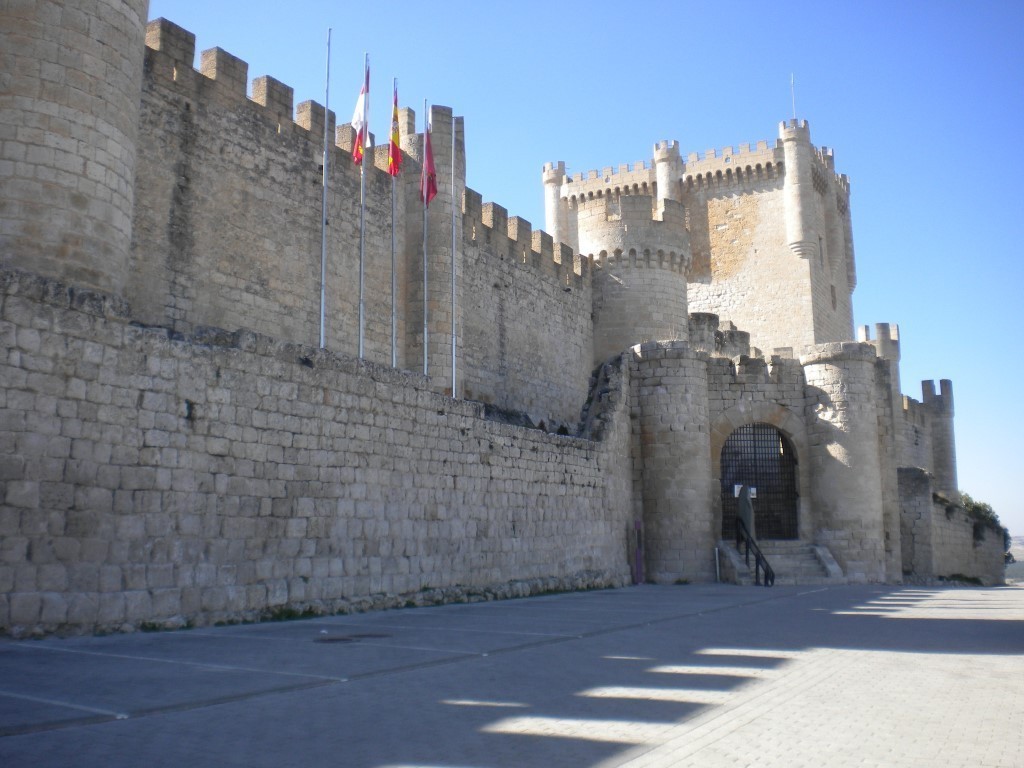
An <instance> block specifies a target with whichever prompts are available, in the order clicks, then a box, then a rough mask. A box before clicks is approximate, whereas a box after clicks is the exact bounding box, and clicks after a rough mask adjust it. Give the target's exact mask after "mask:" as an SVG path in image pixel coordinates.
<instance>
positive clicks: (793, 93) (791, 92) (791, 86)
mask: <svg viewBox="0 0 1024 768" xmlns="http://www.w3.org/2000/svg"><path fill="white" fill-rule="evenodd" d="M789 97H790V98H791V99H792V100H793V119H794V120H796V78H795V77H794V75H793V73H792V72H790V73H789Z"/></svg>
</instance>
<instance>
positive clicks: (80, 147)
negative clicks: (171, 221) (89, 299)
mask: <svg viewBox="0 0 1024 768" xmlns="http://www.w3.org/2000/svg"><path fill="white" fill-rule="evenodd" d="M148 8H149V3H148V0H80V2H77V3H74V4H73V5H72V4H67V3H61V2H54V1H53V0H36V1H35V2H30V3H4V4H3V5H2V6H0V51H2V58H3V68H2V73H0V138H2V139H3V141H2V142H0V164H5V165H8V166H9V167H10V168H11V169H12V171H11V172H10V173H5V180H4V192H3V194H4V203H5V204H4V205H3V206H0V252H2V253H3V258H4V260H5V261H6V263H7V265H8V266H14V267H18V268H24V269H30V270H32V271H34V272H38V273H41V274H44V275H46V276H49V277H54V278H58V279H60V280H64V281H68V282H71V283H74V284H76V285H79V286H83V287H87V288H93V289H98V290H102V291H107V292H111V293H115V294H120V293H122V292H123V288H124V280H125V274H126V271H127V270H126V267H127V264H128V254H129V248H130V245H131V219H132V205H133V197H134V195H133V184H134V175H135V153H136V133H137V128H138V119H139V99H140V92H141V83H142V63H143V54H144V51H145V46H144V40H145V32H144V27H145V21H146V14H147V12H148Z"/></svg>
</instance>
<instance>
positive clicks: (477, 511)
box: [0, 272, 631, 631]
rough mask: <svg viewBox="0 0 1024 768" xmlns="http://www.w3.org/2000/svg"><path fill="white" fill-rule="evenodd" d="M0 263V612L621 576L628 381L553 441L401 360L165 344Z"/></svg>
mask: <svg viewBox="0 0 1024 768" xmlns="http://www.w3.org/2000/svg"><path fill="white" fill-rule="evenodd" d="M2 277H3V279H2V281H0V285H2V287H3V293H2V294H0V295H2V304H0V316H2V320H3V322H2V325H0V329H2V334H3V340H4V345H5V347H6V348H7V349H8V350H9V354H8V355H7V356H6V357H5V359H4V360H3V362H2V363H0V378H2V380H3V381H4V382H5V387H4V389H3V390H2V392H0V426H2V432H0V438H2V440H0V500H2V504H0V534H2V537H0V626H2V627H3V628H6V629H8V630H10V629H11V628H14V627H21V628H29V629H31V628H37V629H43V630H53V629H56V628H60V627H65V628H70V629H72V630H76V631H91V630H94V629H98V628H107V629H110V628H117V627H121V626H124V625H134V626H138V625H139V624H140V623H142V622H155V623H171V624H174V623H178V624H180V623H183V622H186V621H188V622H193V623H208V622H212V621H219V620H238V619H252V618H256V617H258V616H260V615H261V614H264V615H265V614H266V613H267V612H271V611H273V610H275V609H282V608H285V607H288V608H292V609H303V608H306V607H312V608H314V609H316V610H323V611H334V610H339V609H345V608H346V606H349V605H351V603H353V602H358V601H359V600H362V599H366V598H370V597H372V596H374V595H377V594H378V593H386V594H389V595H399V594H405V593H414V592H416V591H417V590H421V589H426V588H447V587H455V586H456V585H461V586H462V587H464V588H466V589H484V588H488V587H491V586H494V585H500V584H502V583H507V582H509V581H513V580H533V581H534V582H536V583H537V584H547V586H548V587H549V588H550V587H554V586H561V587H566V586H582V585H593V584H613V583H621V582H622V581H623V580H624V579H625V578H627V576H628V572H629V571H628V564H627V561H626V544H625V536H626V527H627V521H629V520H631V514H630V507H631V504H630V499H631V481H630V474H629V473H630V467H629V465H628V463H627V462H624V461H622V457H623V456H626V455H628V452H629V441H630V432H629V429H630V427H629V420H628V418H626V416H625V412H624V409H625V407H626V404H627V398H626V396H625V394H624V392H625V391H626V389H625V388H626V387H628V380H627V379H623V378H622V377H620V378H619V380H618V383H617V384H616V388H615V389H613V390H612V391H611V392H610V393H608V395H606V397H605V398H604V402H605V404H606V410H607V413H606V414H605V415H604V416H603V417H601V418H602V419H603V423H604V424H605V427H604V437H603V439H602V440H601V441H600V442H593V441H590V440H586V439H580V438H571V437H560V436H554V435H548V434H546V433H544V432H542V431H538V430H528V429H523V428H519V427H513V426H509V425H503V424H498V423H495V422H491V421H487V420H485V419H483V418H482V406H480V405H479V404H474V403H469V402H465V401H453V400H451V399H450V398H447V397H444V396H442V395H439V394H436V393H433V392H431V391H430V390H429V388H428V387H427V381H426V380H425V379H424V378H423V377H421V376H418V375H416V374H410V373H404V372H401V371H396V370H394V369H390V368H385V367H383V366H378V365H375V364H372V363H364V362H359V361H356V360H353V359H351V358H347V357H343V356H338V355H334V354H331V353H326V352H320V351H318V350H316V349H314V348H311V347H309V346H301V345H296V344H289V343H284V342H278V341H275V340H273V339H270V338H267V337H264V336H260V335H256V334H252V333H248V332H242V333H235V334H229V333H225V332H219V333H218V332H212V331H208V332H205V333H204V334H202V335H200V336H199V337H193V338H190V339H183V338H180V337H177V336H174V335H173V334H169V333H168V332H166V331H165V330H163V329H146V328H142V327H139V326H137V325H134V324H131V323H130V322H129V317H130V314H129V312H128V309H127V307H126V306H125V305H123V304H118V303H116V302H111V301H110V300H109V299H104V298H103V297H102V296H100V295H95V294H89V293H87V292H82V291H72V290H70V289H69V288H68V287H67V286H65V285H61V284H58V283H55V282H53V281H47V280H43V279H40V278H36V277H34V276H30V275H27V274H25V273H11V272H4V273H2ZM545 580H547V581H545Z"/></svg>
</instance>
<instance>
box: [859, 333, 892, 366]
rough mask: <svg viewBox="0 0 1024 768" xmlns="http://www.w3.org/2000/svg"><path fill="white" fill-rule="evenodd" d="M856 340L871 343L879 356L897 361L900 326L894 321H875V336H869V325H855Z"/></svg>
mask: <svg viewBox="0 0 1024 768" xmlns="http://www.w3.org/2000/svg"><path fill="white" fill-rule="evenodd" d="M857 341H859V342H864V343H867V344H871V345H872V346H873V347H874V348H875V350H876V352H877V353H878V356H879V357H882V358H885V359H886V360H893V361H895V362H899V360H900V327H899V326H898V325H897V324H896V323H875V338H874V339H872V338H871V326H869V325H860V326H858V327H857Z"/></svg>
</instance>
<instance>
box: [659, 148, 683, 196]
mask: <svg viewBox="0 0 1024 768" xmlns="http://www.w3.org/2000/svg"><path fill="white" fill-rule="evenodd" d="M654 172H655V178H656V180H657V185H658V200H659V201H661V200H678V199H679V193H678V185H679V179H680V177H681V176H682V175H683V158H682V156H681V155H680V154H679V142H678V141H662V142H659V143H657V144H655V145H654Z"/></svg>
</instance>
